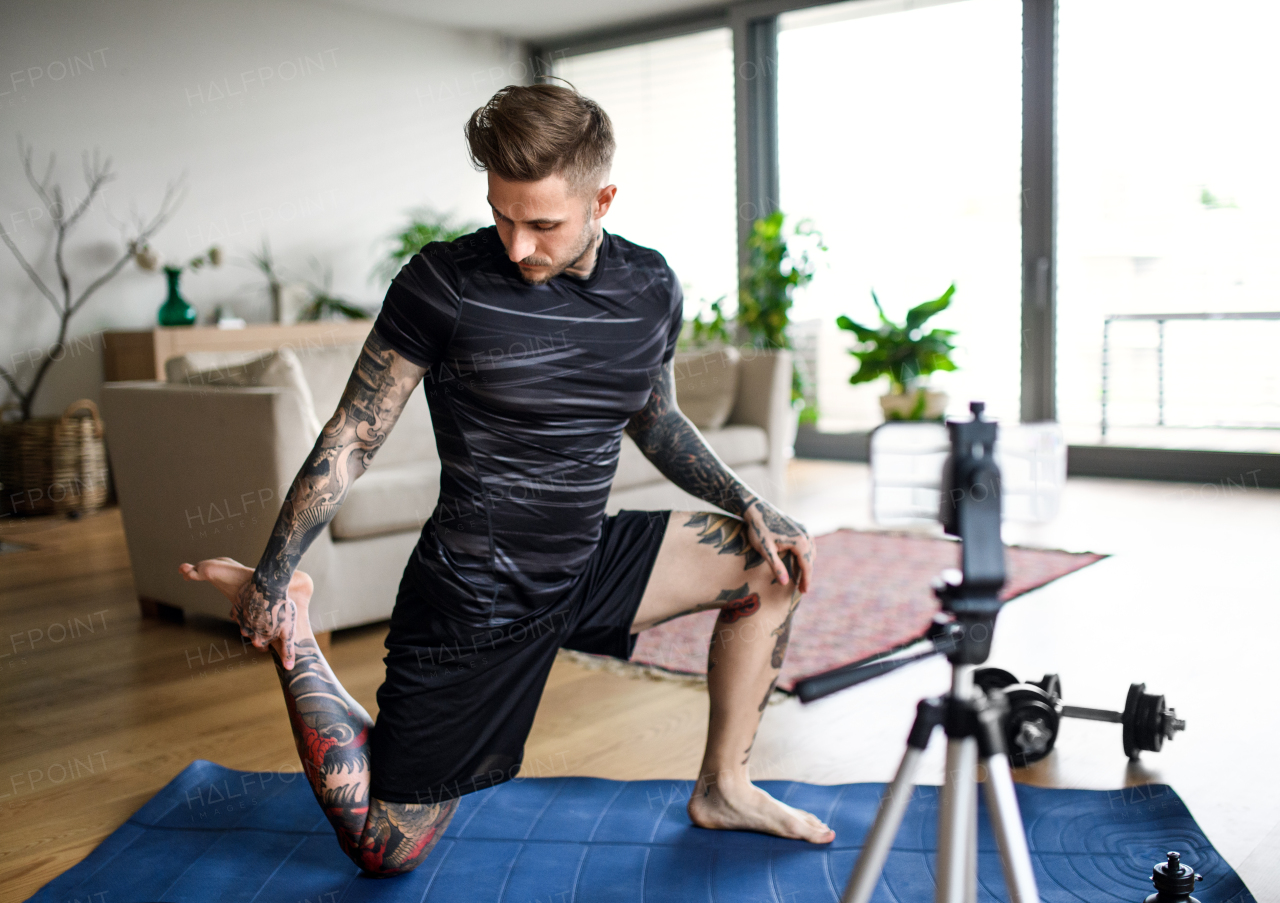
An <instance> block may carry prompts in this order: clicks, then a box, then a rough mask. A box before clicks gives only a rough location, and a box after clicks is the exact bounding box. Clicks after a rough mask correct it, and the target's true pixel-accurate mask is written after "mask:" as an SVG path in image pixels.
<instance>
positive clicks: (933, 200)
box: [778, 0, 1022, 431]
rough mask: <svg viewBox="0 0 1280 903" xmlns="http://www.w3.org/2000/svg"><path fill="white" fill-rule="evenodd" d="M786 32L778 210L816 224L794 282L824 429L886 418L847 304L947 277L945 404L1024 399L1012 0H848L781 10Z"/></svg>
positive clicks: (941, 382) (913, 300)
mask: <svg viewBox="0 0 1280 903" xmlns="http://www.w3.org/2000/svg"><path fill="white" fill-rule="evenodd" d="M780 26H781V33H780V35H779V40H778V78H779V97H778V110H779V130H780V157H781V164H780V169H781V172H780V176H781V194H782V197H781V206H782V209H783V210H784V211H785V212H786V213H787V214H789V215H790V216H793V217H795V218H810V219H812V220H813V223H814V225H815V226H816V227H817V228H818V229H819V230H821V232H822V233H823V235H824V236H825V238H826V243H827V246H828V247H829V249H830V250H829V251H828V253H827V254H826V255H825V262H824V266H823V267H822V268H821V269H820V270H819V271H818V273H817V275H816V276H815V278H814V280H813V282H812V283H811V285H810V286H809V288H807V289H806V290H805V291H804V293H803V294H802V295H800V296H798V297H797V303H796V306H795V311H794V318H795V319H796V320H797V321H800V323H799V325H798V329H797V332H798V333H800V334H801V335H808V336H812V337H813V341H812V344H813V345H815V346H816V357H817V403H818V412H819V428H820V429H823V430H828V431H846V430H860V429H870V428H873V427H875V426H876V425H877V424H879V423H880V421H881V419H882V417H881V413H880V408H879V401H878V399H879V396H880V395H881V394H882V393H884V392H886V391H887V390H888V386H887V383H883V384H882V383H874V384H871V385H860V386H851V385H850V384H849V382H848V380H849V376H850V375H851V374H852V373H853V372H854V370H855V369H856V362H855V360H854V359H853V358H852V357H851V356H850V355H849V354H848V348H849V347H850V344H851V341H852V339H853V336H852V335H851V334H850V333H848V332H844V331H842V330H840V329H838V328H837V327H836V318H837V317H838V316H839V315H840V314H847V315H848V316H849V317H851V318H852V319H854V320H855V321H858V322H862V323H869V324H875V323H876V320H877V314H876V309H875V307H874V305H873V303H872V300H871V292H872V290H874V291H875V292H876V294H877V295H878V296H879V298H880V301H881V303H882V304H883V305H884V308H885V311H886V312H887V313H888V314H889V316H890V317H893V318H896V319H900V318H901V317H902V315H903V314H904V313H905V312H906V310H907V309H908V308H910V307H912V306H914V305H916V304H919V303H920V302H922V301H925V300H928V299H931V298H935V297H937V296H939V295H941V294H942V292H943V291H944V290H945V289H946V288H947V286H949V285H950V284H951V283H953V282H954V283H955V285H956V293H955V297H954V301H953V303H952V307H951V309H949V310H947V311H945V312H943V313H942V314H940V315H938V316H937V317H935V318H934V319H933V320H931V321H930V322H929V324H928V327H927V328H932V327H934V326H937V327H945V328H948V329H954V330H956V333H957V334H956V337H955V339H954V341H955V343H956V345H957V350H956V353H955V360H956V363H957V365H958V367H959V369H958V370H957V371H955V372H954V373H938V374H936V375H935V376H934V377H933V379H932V384H933V386H934V387H935V388H938V389H941V390H943V391H945V392H947V393H948V395H949V396H950V408H949V410H950V411H951V412H952V413H962V412H964V411H965V410H966V409H967V406H968V403H969V401H970V400H973V399H982V400H985V401H986V402H987V403H988V406H989V408H990V409H991V410H992V411H993V413H995V414H996V415H997V416H1000V417H1002V418H1004V419H1007V420H1013V421H1016V420H1017V419H1018V415H1019V394H1020V366H1021V358H1020V353H1021V347H1022V342H1021V290H1022V289H1021V280H1020V278H1019V270H1020V263H1019V261H1020V259H1021V257H1020V253H1021V251H1020V248H1021V245H1020V241H1021V238H1020V236H1021V232H1020V229H1021V212H1020V207H1019V199H1020V196H1021V195H1020V192H1021V177H1020V172H1021V147H1022V145H1021V141H1022V131H1021V129H1022V95H1021V85H1022V4H1021V2H1020V0H966V2H959V3H942V4H937V3H934V4H929V3H920V2H914V3H910V2H898V0H889V2H885V0H858V2H855V3H841V4H834V5H830V6H824V7H819V8H816V9H812V10H804V11H799V12H794V13H788V14H785V15H783V16H782V17H781V20H780Z"/></svg>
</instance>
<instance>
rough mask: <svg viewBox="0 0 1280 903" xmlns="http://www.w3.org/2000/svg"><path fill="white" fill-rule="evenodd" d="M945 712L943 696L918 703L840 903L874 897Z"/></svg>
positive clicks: (860, 902)
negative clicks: (902, 750) (922, 758)
mask: <svg viewBox="0 0 1280 903" xmlns="http://www.w3.org/2000/svg"><path fill="white" fill-rule="evenodd" d="M942 712H943V706H942V700H940V699H922V700H920V703H919V705H917V706H916V720H915V723H914V724H913V725H912V726H911V733H910V734H909V735H908V736H907V751H906V752H905V753H903V755H902V762H901V763H900V764H899V765H898V773H897V774H895V775H894V776H893V783H891V784H890V785H889V786H888V787H886V788H885V790H884V794H883V795H882V796H881V797H880V808H879V809H878V810H876V820H875V821H874V822H873V823H872V825H871V830H869V831H868V832H867V836H866V838H865V839H864V840H863V841H862V852H861V853H860V854H859V855H858V864H857V865H855V866H854V868H853V874H852V875H850V876H849V883H848V884H847V885H845V889H844V895H843V896H842V897H841V898H840V903H867V901H868V900H870V899H871V892H872V891H874V890H875V889H876V883H877V882H878V881H879V880H880V872H881V871H882V870H883V869H884V861H885V859H886V858H887V857H888V856H889V850H890V848H891V847H892V846H893V839H894V838H895V837H896V836H897V835H898V828H900V827H901V826H902V817H903V816H904V815H906V814H907V804H908V803H910V802H911V791H912V790H913V789H914V788H915V784H916V770H917V769H918V768H919V767H920V756H921V755H923V754H924V751H925V748H926V747H927V746H928V745H929V737H930V735H932V734H933V729H934V728H935V727H937V726H938V725H939V724H940V723H941V722H942Z"/></svg>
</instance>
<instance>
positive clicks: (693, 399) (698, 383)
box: [675, 345, 742, 430]
mask: <svg viewBox="0 0 1280 903" xmlns="http://www.w3.org/2000/svg"><path fill="white" fill-rule="evenodd" d="M741 360H742V355H741V354H739V353H738V349H737V348H733V347H731V346H728V345H726V346H724V347H722V348H711V349H707V350H705V351H682V352H680V353H678V354H677V355H676V357H675V376H676V403H677V404H679V405H680V410H681V411H683V412H684V415H685V416H686V417H688V418H689V419H690V420H691V421H693V425H694V426H696V427H697V428H698V429H700V430H717V429H719V428H720V427H722V426H724V424H725V421H727V420H728V419H729V414H730V412H732V411H733V404H734V402H735V401H736V400H737V398H738V365H739V363H740V362H741Z"/></svg>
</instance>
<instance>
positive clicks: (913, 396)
mask: <svg viewBox="0 0 1280 903" xmlns="http://www.w3.org/2000/svg"><path fill="white" fill-rule="evenodd" d="M921 395H923V396H924V410H923V412H922V413H921V414H919V416H913V415H914V414H915V412H916V408H917V406H918V405H919V404H920V396H921ZM880 410H881V411H883V412H884V419H885V420H939V419H941V418H942V415H943V414H945V413H946V410H947V393H946V392H933V391H930V390H929V389H916V390H915V391H912V392H898V393H890V394H888V395H881V396H880Z"/></svg>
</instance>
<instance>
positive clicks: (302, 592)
mask: <svg viewBox="0 0 1280 903" xmlns="http://www.w3.org/2000/svg"><path fill="white" fill-rule="evenodd" d="M178 573H180V574H182V576H183V577H185V578H186V579H187V580H196V581H201V582H206V583H212V584H213V586H214V588H216V589H217V590H218V591H219V592H220V593H222V594H223V595H224V596H226V597H227V600H228V601H229V602H230V603H231V612H230V615H231V620H233V621H235V622H236V624H238V625H239V626H240V635H241V636H243V637H245V638H246V639H251V641H252V643H253V645H254V647H255V648H257V649H266V648H267V647H268V646H273V647H275V650H276V653H277V654H278V655H279V656H280V663H281V664H282V665H284V667H285V670H286V671H287V670H289V669H290V668H292V667H293V665H294V633H295V631H296V628H297V625H298V614H299V610H298V603H297V602H296V601H295V598H296V599H299V600H301V601H302V604H303V606H304V607H305V606H306V604H307V603H308V602H309V601H310V599H311V592H312V587H313V585H312V582H311V578H310V577H309V576H307V574H305V573H303V572H302V571H295V572H294V574H293V578H292V579H291V580H290V581H289V588H288V590H287V591H286V592H283V593H266V592H263V590H262V589H261V588H260V587H259V586H258V583H257V580H256V578H255V575H254V572H253V571H252V570H250V569H249V568H247V567H245V566H244V565H243V564H241V563H240V562H238V561H236V560H235V559H234V558H206V559H205V560H204V561H201V562H199V563H198V564H186V563H184V564H181V565H179V566H178ZM304 617H305V614H304Z"/></svg>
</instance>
